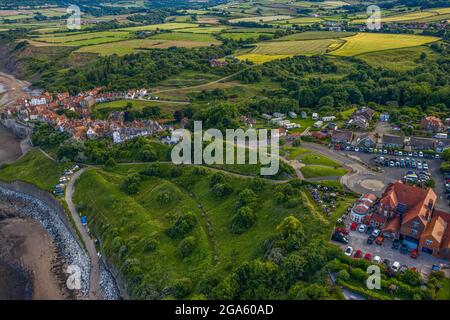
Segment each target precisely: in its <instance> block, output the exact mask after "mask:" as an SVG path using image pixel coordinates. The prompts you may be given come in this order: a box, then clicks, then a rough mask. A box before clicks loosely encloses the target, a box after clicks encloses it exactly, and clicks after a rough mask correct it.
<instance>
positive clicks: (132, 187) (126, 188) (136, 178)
mask: <svg viewBox="0 0 450 320" xmlns="http://www.w3.org/2000/svg"><path fill="white" fill-rule="evenodd" d="M140 184H141V176H140V175H139V174H138V173H132V174H128V175H127V176H126V177H125V179H124V180H123V182H122V184H121V185H120V189H121V190H122V191H123V192H125V193H127V194H129V195H132V194H135V193H137V192H138V190H139V186H140Z"/></svg>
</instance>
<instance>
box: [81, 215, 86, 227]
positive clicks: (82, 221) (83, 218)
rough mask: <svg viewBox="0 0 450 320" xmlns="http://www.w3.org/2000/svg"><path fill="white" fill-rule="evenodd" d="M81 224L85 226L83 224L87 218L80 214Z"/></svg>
mask: <svg viewBox="0 0 450 320" xmlns="http://www.w3.org/2000/svg"><path fill="white" fill-rule="evenodd" d="M81 224H82V225H83V226H85V225H86V224H87V218H86V216H82V217H81Z"/></svg>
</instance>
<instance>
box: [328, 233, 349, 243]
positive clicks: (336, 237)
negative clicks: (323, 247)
mask: <svg viewBox="0 0 450 320" xmlns="http://www.w3.org/2000/svg"><path fill="white" fill-rule="evenodd" d="M331 240H333V241H336V242H339V243H343V244H347V243H348V239H347V238H346V237H344V235H343V234H342V233H333V235H332V236H331Z"/></svg>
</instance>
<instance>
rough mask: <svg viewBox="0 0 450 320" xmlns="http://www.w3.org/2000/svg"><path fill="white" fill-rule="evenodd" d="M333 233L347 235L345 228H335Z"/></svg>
mask: <svg viewBox="0 0 450 320" xmlns="http://www.w3.org/2000/svg"><path fill="white" fill-rule="evenodd" d="M334 232H340V233H343V234H344V235H348V234H349V232H348V230H347V228H336V229H334Z"/></svg>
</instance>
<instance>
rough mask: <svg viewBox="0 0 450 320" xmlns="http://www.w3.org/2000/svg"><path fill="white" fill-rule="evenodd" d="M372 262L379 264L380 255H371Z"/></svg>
mask: <svg viewBox="0 0 450 320" xmlns="http://www.w3.org/2000/svg"><path fill="white" fill-rule="evenodd" d="M373 262H375V263H376V264H380V263H381V257H380V256H375V257H373Z"/></svg>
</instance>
